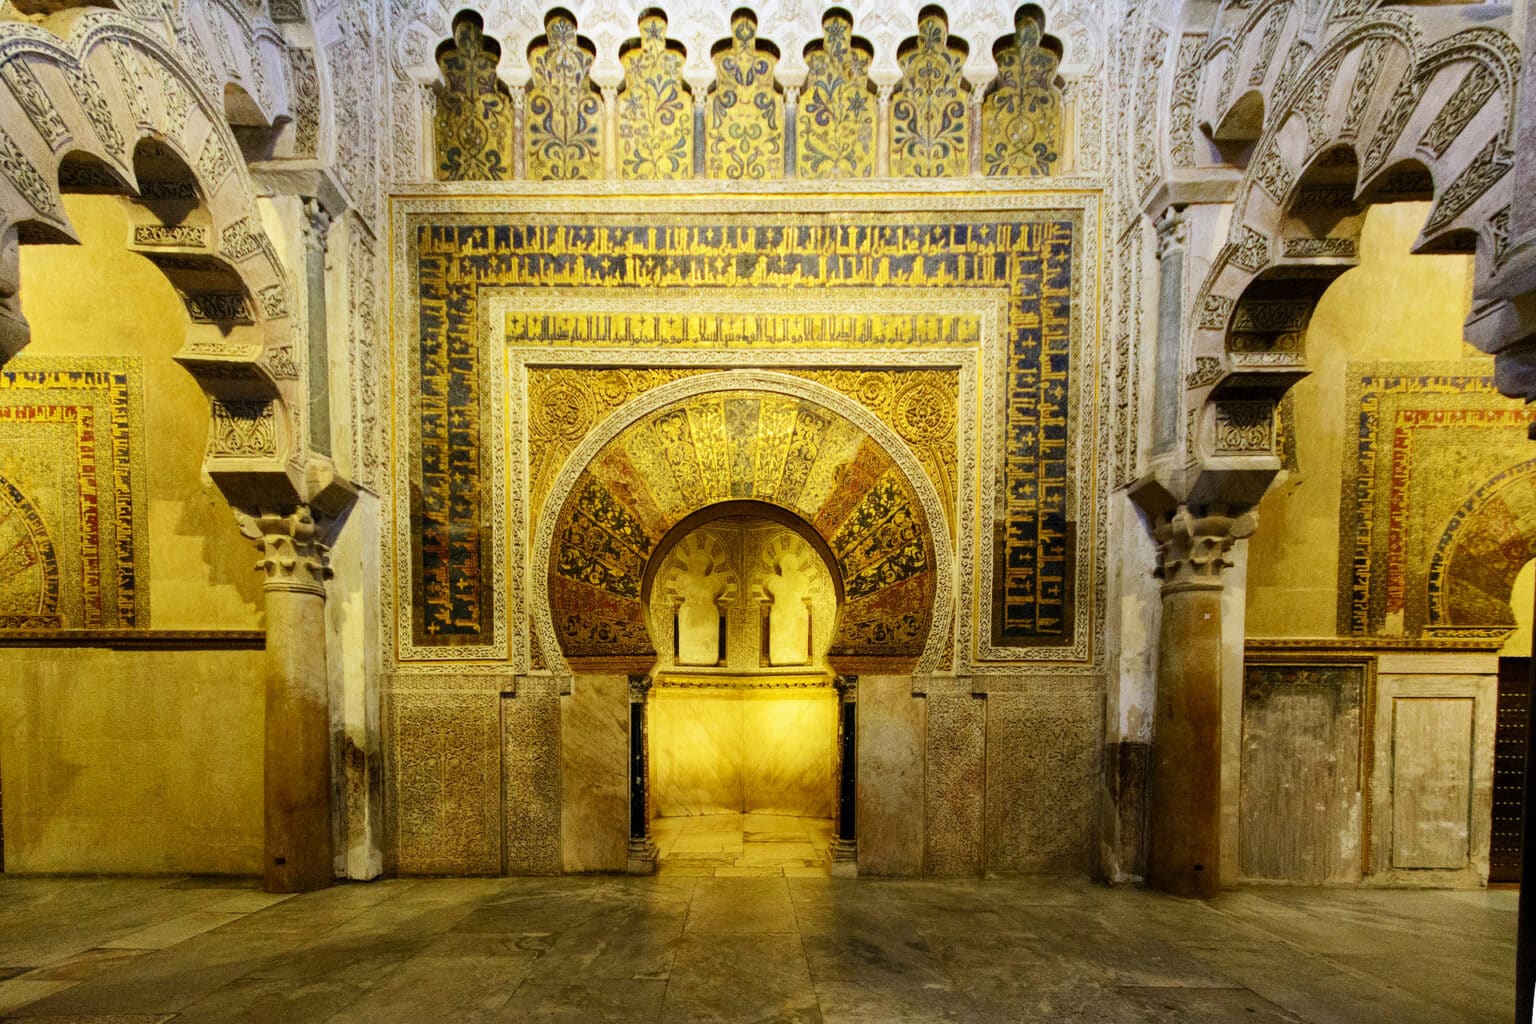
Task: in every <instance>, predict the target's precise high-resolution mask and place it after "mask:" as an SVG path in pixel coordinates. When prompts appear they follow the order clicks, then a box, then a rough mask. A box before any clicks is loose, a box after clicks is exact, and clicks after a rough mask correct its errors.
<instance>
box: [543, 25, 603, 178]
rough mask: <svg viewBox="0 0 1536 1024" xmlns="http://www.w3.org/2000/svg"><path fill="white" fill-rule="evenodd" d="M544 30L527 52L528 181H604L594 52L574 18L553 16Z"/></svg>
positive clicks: (600, 106) (599, 103)
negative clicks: (577, 33) (530, 74)
mask: <svg viewBox="0 0 1536 1024" xmlns="http://www.w3.org/2000/svg"><path fill="white" fill-rule="evenodd" d="M544 27H545V33H546V34H545V36H544V39H543V40H541V41H538V42H535V43H534V45H533V47H532V49H531V50H529V53H528V66H529V67H530V68H531V69H532V72H533V77H532V78H531V79H530V80H529V82H528V123H527V126H526V133H527V146H526V148H527V153H528V177H529V178H532V179H533V180H535V181H571V180H575V179H578V178H601V177H602V176H603V151H602V142H601V134H602V113H603V104H602V100H601V99H600V98H599V97H598V95H597V90H596V89H595V88H594V87H593V85H592V78H591V72H592V53H591V51H590V50H589V49H588V48H587V47H586V46H584V45H583V43H582V40H581V39H579V38H578V37H577V35H576V23H575V22H574V21H572V20H571V19H570V17H569V16H567V15H565V14H554V15H551V16H550V19H549V21H548V22H546V23H545V26H544Z"/></svg>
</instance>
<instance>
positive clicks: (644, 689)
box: [629, 673, 655, 704]
mask: <svg viewBox="0 0 1536 1024" xmlns="http://www.w3.org/2000/svg"><path fill="white" fill-rule="evenodd" d="M653 685H655V680H654V679H652V678H651V677H650V676H649V675H648V674H645V673H632V674H631V675H630V677H629V702H630V703H631V704H644V703H645V700H646V698H647V697H649V696H650V694H651V687H652V686H653Z"/></svg>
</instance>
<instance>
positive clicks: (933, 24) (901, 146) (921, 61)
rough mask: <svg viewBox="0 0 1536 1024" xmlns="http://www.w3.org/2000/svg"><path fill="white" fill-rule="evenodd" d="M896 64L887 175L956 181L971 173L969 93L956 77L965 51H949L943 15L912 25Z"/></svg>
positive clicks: (953, 48) (926, 18) (959, 74)
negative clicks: (913, 34)
mask: <svg viewBox="0 0 1536 1024" xmlns="http://www.w3.org/2000/svg"><path fill="white" fill-rule="evenodd" d="M897 62H898V63H899V64H900V65H901V76H902V77H901V84H900V85H899V86H897V88H896V93H895V95H894V97H893V99H892V102H891V174H893V175H895V176H897V177H906V178H939V177H958V176H960V175H964V174H965V173H967V172H968V171H969V169H970V150H969V147H970V106H969V103H968V102H967V99H968V97H969V94H970V90H969V89H967V88H966V85H965V82H964V80H963V78H962V76H961V67H962V66H963V65H964V64H965V51H964V50H962V49H960V48H959V47H956V46H953V45H951V43H950V40H949V28H948V26H947V25H946V23H945V21H944V16H943V15H942V14H936V13H928V14H925V15H924V16H923V17H922V19H921V20H920V21H919V22H918V23H917V38H916V39H912V40H908V42H907V45H906V46H905V47H903V48H902V51H901V53H900V55H899V56H898V57H897Z"/></svg>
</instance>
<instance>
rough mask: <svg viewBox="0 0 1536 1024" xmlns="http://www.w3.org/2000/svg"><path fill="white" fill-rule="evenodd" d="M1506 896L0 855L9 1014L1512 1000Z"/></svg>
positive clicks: (1435, 1009) (1454, 1007) (741, 1015)
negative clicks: (72, 863)
mask: <svg viewBox="0 0 1536 1024" xmlns="http://www.w3.org/2000/svg"><path fill="white" fill-rule="evenodd" d="M683 834H686V832H684V833H683ZM742 845H743V847H745V846H746V845H747V844H746V842H745V840H744V841H743V844H742ZM1515 903H1516V894H1515V893H1513V892H1423V891H1420V892H1413V891H1384V890H1365V889H1335V890H1320V889H1300V888H1251V889H1243V890H1239V891H1236V892H1231V893H1226V894H1224V895H1222V896H1221V897H1220V898H1219V899H1217V900H1215V901H1214V902H1211V903H1197V902H1190V901H1184V900H1177V899H1173V898H1170V897H1166V896H1160V895H1157V894H1154V893H1149V892H1145V891H1143V890H1139V889H1133V888H1119V889H1108V888H1103V887H1099V886H1095V885H1092V884H1090V883H1088V882H1079V881H1061V880H1028V881H985V882H983V881H952V882H941V881H901V882H896V881H885V882H882V881H874V880H870V879H858V880H844V879H836V878H794V877H788V878H786V877H735V878H732V877H724V878H722V877H708V876H699V875H689V874H679V873H676V872H674V873H670V874H667V873H664V874H662V875H660V876H658V877H654V878H630V877H588V878H542V879H533V878H494V879H390V880H385V881H380V882H374V883H370V884H350V885H338V886H335V887H333V888H330V889H327V890H324V891H322V892H317V893H310V894H307V895H303V896H294V897H288V898H282V897H271V896H266V895H263V894H262V893H260V892H258V891H257V890H256V888H255V883H254V882H249V883H247V882H244V881H241V880H228V879H225V880H220V879H196V878H191V879H124V878H78V879H51V878H22V877H16V876H10V875H0V979H5V980H3V981H0V1019H3V1020H19V1021H27V1022H29V1024H48V1022H52V1024H152V1022H153V1024H159V1022H163V1021H168V1020H169V1021H175V1022H176V1024H193V1022H210V1021H218V1022H252V1024H256V1022H261V1024H275V1022H322V1021H329V1022H332V1024H342V1022H367V1024H391V1022H411V1024H418V1022H428V1024H430V1022H454V1024H462V1022H491V1021H507V1022H512V1021H518V1022H524V1021H571V1022H579V1024H607V1022H623V1024H633V1022H669V1024H670V1022H701V1024H702V1022H717V1021H718V1022H754V1024H773V1022H778V1024H816V1022H822V1024H900V1022H919V1021H922V1022H928V1021H933V1022H939V1021H951V1022H965V1024H973V1022H974V1024H994V1022H995V1024H1003V1022H1034V1021H1041V1022H1045V1021H1049V1022H1053V1024H1063V1022H1082V1024H1088V1022H1092V1024H1122V1022H1123V1024H1130V1022H1154V1024H1172V1022H1190V1024H1232V1022H1237V1021H1242V1022H1247V1024H1278V1022H1290V1024H1296V1022H1307V1024H1376V1022H1391V1024H1463V1022H1465V1024H1476V1022H1482V1021H1488V1022H1501V1024H1502V1022H1506V1021H1508V1020H1509V1019H1510V1017H1511V1016H1512V1013H1511V1011H1510V1005H1511V994H1512V989H1513V981H1512V975H1513V964H1512V961H1513V945H1514V934H1515Z"/></svg>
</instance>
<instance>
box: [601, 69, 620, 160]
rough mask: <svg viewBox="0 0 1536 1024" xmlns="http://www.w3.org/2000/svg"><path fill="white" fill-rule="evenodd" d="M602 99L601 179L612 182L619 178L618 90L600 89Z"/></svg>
mask: <svg viewBox="0 0 1536 1024" xmlns="http://www.w3.org/2000/svg"><path fill="white" fill-rule="evenodd" d="M602 97H603V177H604V178H607V179H608V180H609V181H612V180H613V179H614V178H617V177H618V176H619V88H618V86H616V85H605V86H603V87H602Z"/></svg>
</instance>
